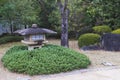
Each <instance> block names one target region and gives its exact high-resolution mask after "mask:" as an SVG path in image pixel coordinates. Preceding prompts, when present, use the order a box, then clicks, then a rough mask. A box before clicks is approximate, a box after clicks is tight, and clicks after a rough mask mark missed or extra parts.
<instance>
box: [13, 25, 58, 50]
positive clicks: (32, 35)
mask: <svg viewBox="0 0 120 80" xmlns="http://www.w3.org/2000/svg"><path fill="white" fill-rule="evenodd" d="M14 33H18V34H20V35H22V36H24V40H22V41H21V42H22V43H24V44H26V45H28V50H33V49H35V48H41V47H42V45H43V44H44V43H46V34H56V32H55V31H52V30H49V29H45V28H39V27H37V24H33V25H32V27H31V28H27V29H22V30H17V31H15V32H14Z"/></svg>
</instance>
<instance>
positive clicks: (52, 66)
mask: <svg viewBox="0 0 120 80" xmlns="http://www.w3.org/2000/svg"><path fill="white" fill-rule="evenodd" d="M2 62H3V65H4V66H5V67H6V68H8V69H9V70H10V71H12V72H18V73H24V74H29V75H39V74H53V73H60V72H66V71H71V70H74V69H80V68H87V67H88V65H90V60H89V58H88V57H87V56H85V55H84V54H81V53H78V52H75V51H74V50H71V49H68V48H64V47H61V46H56V45H45V46H43V47H42V48H40V49H34V50H32V51H29V50H27V47H26V46H14V47H12V48H10V49H9V50H8V51H7V52H6V54H5V55H4V56H3V58H2Z"/></svg>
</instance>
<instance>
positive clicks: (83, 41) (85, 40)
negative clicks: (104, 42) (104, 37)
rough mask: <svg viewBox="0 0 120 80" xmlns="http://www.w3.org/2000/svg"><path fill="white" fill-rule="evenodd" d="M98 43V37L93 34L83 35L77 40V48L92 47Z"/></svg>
mask: <svg viewBox="0 0 120 80" xmlns="http://www.w3.org/2000/svg"><path fill="white" fill-rule="evenodd" d="M99 42H100V35H99V34H94V33H86V34H83V35H81V36H80V37H79V39H78V45H79V47H83V46H89V45H94V44H98V43H99Z"/></svg>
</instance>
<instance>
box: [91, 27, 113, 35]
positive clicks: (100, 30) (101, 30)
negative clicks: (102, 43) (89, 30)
mask: <svg viewBox="0 0 120 80" xmlns="http://www.w3.org/2000/svg"><path fill="white" fill-rule="evenodd" d="M93 30H94V32H95V33H98V34H103V33H108V32H111V31H112V29H111V28H110V27H109V26H105V25H103V26H95V27H93Z"/></svg>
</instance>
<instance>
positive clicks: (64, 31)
mask: <svg viewBox="0 0 120 80" xmlns="http://www.w3.org/2000/svg"><path fill="white" fill-rule="evenodd" d="M57 3H58V6H59V9H60V12H61V20H62V23H61V46H64V47H69V42H68V16H69V10H68V8H67V4H68V0H65V1H64V5H63V4H62V2H61V0H57Z"/></svg>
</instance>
